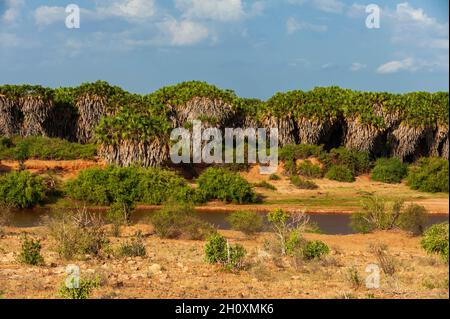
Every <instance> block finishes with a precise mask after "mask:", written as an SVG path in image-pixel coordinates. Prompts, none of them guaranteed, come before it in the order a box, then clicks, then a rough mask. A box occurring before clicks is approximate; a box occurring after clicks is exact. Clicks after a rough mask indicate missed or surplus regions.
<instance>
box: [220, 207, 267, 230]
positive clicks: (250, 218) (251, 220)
mask: <svg viewBox="0 0 450 319" xmlns="http://www.w3.org/2000/svg"><path fill="white" fill-rule="evenodd" d="M227 221H228V222H229V223H230V224H231V228H233V229H234V230H238V231H241V232H243V233H244V234H246V235H252V234H254V233H257V232H259V231H261V230H262V229H263V225H264V224H263V217H262V216H261V214H258V213H256V212H244V211H242V212H235V213H232V214H231V215H230V216H229V217H228V218H227Z"/></svg>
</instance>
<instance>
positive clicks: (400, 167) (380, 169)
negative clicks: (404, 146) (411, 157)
mask: <svg viewBox="0 0 450 319" xmlns="http://www.w3.org/2000/svg"><path fill="white" fill-rule="evenodd" d="M407 172H408V166H407V165H406V164H404V163H402V162H401V161H400V160H399V159H398V158H395V157H393V158H379V159H378V160H377V161H376V162H375V167H374V168H373V170H372V176H371V177H372V180H374V181H378V182H383V183H389V184H397V183H400V182H401V181H402V179H403V178H404V177H405V176H406V174H407Z"/></svg>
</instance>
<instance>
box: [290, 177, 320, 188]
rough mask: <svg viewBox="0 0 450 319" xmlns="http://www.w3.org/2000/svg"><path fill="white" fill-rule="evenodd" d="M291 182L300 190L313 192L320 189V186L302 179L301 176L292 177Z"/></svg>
mask: <svg viewBox="0 0 450 319" xmlns="http://www.w3.org/2000/svg"><path fill="white" fill-rule="evenodd" d="M290 181H291V183H292V184H293V185H294V186H296V187H297V188H300V189H309V190H313V189H318V188H319V186H318V185H317V184H316V183H314V182H313V181H311V180H307V179H304V178H301V177H299V176H291V177H290Z"/></svg>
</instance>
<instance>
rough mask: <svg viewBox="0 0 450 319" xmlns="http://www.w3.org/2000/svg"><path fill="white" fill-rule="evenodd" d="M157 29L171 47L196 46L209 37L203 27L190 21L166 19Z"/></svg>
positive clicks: (207, 31)
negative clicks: (166, 38)
mask: <svg viewBox="0 0 450 319" xmlns="http://www.w3.org/2000/svg"><path fill="white" fill-rule="evenodd" d="M158 27H159V29H160V31H161V32H162V33H163V34H165V35H166V36H167V37H168V38H169V42H170V44H171V45H173V46H187V45H193V44H197V43H199V42H201V41H202V40H204V39H206V38H208V36H209V30H208V29H207V28H206V27H205V26H203V25H201V24H199V23H197V22H194V21H191V20H182V21H177V20H176V19H175V18H173V17H168V18H167V19H166V20H165V21H163V22H161V23H159V24H158Z"/></svg>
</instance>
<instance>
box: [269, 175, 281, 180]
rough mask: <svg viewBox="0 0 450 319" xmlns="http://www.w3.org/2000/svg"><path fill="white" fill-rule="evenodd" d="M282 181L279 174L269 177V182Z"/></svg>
mask: <svg viewBox="0 0 450 319" xmlns="http://www.w3.org/2000/svg"><path fill="white" fill-rule="evenodd" d="M280 179H281V177H280V176H278V175H277V174H271V175H270V176H269V181H279V180H280Z"/></svg>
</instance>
